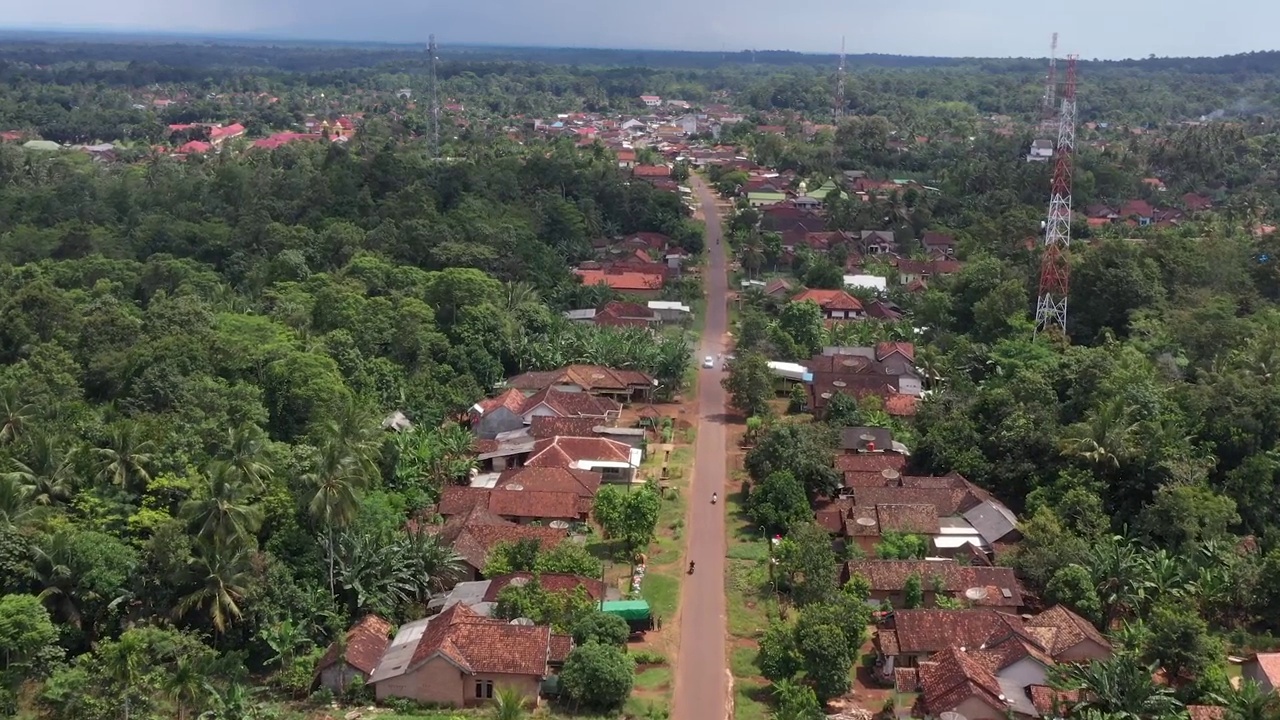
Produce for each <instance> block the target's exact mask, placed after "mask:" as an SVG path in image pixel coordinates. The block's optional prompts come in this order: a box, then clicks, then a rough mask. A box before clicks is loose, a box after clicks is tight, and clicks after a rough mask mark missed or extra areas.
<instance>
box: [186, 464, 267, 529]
mask: <svg viewBox="0 0 1280 720" xmlns="http://www.w3.org/2000/svg"><path fill="white" fill-rule="evenodd" d="M208 476H209V485H208V488H207V490H206V492H205V494H203V495H200V496H198V497H194V498H192V499H190V500H188V501H187V502H185V503H183V505H182V510H181V515H182V516H183V517H184V518H185V519H186V520H187V523H188V524H189V526H190V528H191V530H192V532H194V533H196V535H197V537H199V538H200V539H201V540H202V541H204V542H207V543H211V544H215V545H226V544H229V543H238V542H242V541H243V540H245V539H247V538H251V537H253V536H254V534H255V533H256V532H257V531H258V528H259V527H261V526H262V511H261V510H259V509H258V508H257V507H256V506H254V505H251V504H250V503H249V502H248V500H247V495H248V489H247V488H246V487H245V486H244V485H243V484H241V483H239V482H237V481H238V478H239V477H240V471H239V470H238V469H237V468H236V467H234V466H233V465H231V464H230V463H227V462H222V461H215V462H213V463H211V464H210V467H209V470H208Z"/></svg>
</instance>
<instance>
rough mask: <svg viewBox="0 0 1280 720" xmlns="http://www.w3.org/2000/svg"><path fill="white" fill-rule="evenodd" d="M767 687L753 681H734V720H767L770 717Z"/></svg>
mask: <svg viewBox="0 0 1280 720" xmlns="http://www.w3.org/2000/svg"><path fill="white" fill-rule="evenodd" d="M768 698H769V685H768V684H767V683H763V682H759V681H753V680H734V683H733V718H734V720H768V718H769V717H770V716H771V715H772V713H771V712H770V710H769V704H768V702H767V700H768Z"/></svg>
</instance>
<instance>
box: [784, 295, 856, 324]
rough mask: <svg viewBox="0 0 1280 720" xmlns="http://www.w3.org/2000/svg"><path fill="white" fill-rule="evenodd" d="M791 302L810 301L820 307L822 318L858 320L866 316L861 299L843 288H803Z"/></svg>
mask: <svg viewBox="0 0 1280 720" xmlns="http://www.w3.org/2000/svg"><path fill="white" fill-rule="evenodd" d="M791 302H796V303H800V302H812V303H814V304H816V305H817V306H818V307H819V308H821V309H822V318H823V319H824V320H841V321H842V320H860V319H862V318H865V317H866V316H867V313H866V311H865V310H864V309H863V307H862V301H861V300H859V299H858V298H856V297H854V296H852V295H850V294H849V293H847V292H845V291H844V290H805V291H803V292H801V293H800V294H799V295H796V296H795V297H794V298H791Z"/></svg>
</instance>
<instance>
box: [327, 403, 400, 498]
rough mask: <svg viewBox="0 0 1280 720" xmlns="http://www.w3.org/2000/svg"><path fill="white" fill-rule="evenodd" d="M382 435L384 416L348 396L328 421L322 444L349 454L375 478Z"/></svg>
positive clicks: (338, 452) (368, 475) (341, 454)
mask: <svg viewBox="0 0 1280 720" xmlns="http://www.w3.org/2000/svg"><path fill="white" fill-rule="evenodd" d="M383 439H384V434H383V432H382V420H381V418H379V417H377V416H376V415H375V414H374V412H373V411H372V409H370V408H369V407H368V406H366V405H364V404H362V403H361V402H360V401H358V400H356V399H355V398H354V397H349V398H347V400H346V402H345V403H343V405H342V407H341V408H339V409H338V412H337V414H336V416H335V417H333V418H331V419H330V420H329V421H328V422H327V423H325V425H324V427H323V430H322V433H321V443H320V444H321V445H322V446H327V447H329V448H331V449H332V450H333V451H334V452H336V453H337V454H338V455H339V456H341V457H346V458H350V460H352V461H353V462H354V463H355V464H356V465H357V466H359V469H360V471H361V472H362V473H363V474H364V476H365V477H366V478H367V479H369V480H373V479H375V478H377V477H378V462H377V460H378V455H379V454H380V453H381V451H382V441H383Z"/></svg>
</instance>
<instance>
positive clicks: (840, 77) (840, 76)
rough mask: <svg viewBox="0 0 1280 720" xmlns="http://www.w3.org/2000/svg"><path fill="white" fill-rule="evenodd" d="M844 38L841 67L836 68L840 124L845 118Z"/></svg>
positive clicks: (841, 44)
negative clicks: (841, 119)
mask: <svg viewBox="0 0 1280 720" xmlns="http://www.w3.org/2000/svg"><path fill="white" fill-rule="evenodd" d="M844 70H845V68H844V36H843V35H841V36H840V67H838V68H836V107H835V113H834V115H835V118H836V121H837V122H839V120H840V118H843V117H844Z"/></svg>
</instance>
